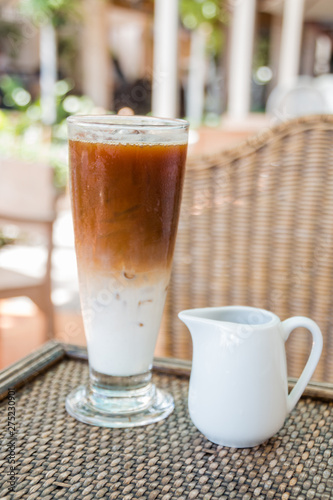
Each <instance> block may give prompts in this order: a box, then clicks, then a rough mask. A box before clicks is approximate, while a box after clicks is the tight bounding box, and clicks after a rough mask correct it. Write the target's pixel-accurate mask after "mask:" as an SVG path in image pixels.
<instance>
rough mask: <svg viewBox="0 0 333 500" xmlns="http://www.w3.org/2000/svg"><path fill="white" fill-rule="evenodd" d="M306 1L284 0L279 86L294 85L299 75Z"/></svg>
mask: <svg viewBox="0 0 333 500" xmlns="http://www.w3.org/2000/svg"><path fill="white" fill-rule="evenodd" d="M303 15H304V0H284V7H283V24H282V37H281V49H280V64H279V80H278V81H279V85H281V86H284V87H289V86H290V85H293V83H294V82H295V81H296V79H297V76H298V74H299V65H300V53H301V42H302V29H303Z"/></svg>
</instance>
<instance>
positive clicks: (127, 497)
mask: <svg viewBox="0 0 333 500" xmlns="http://www.w3.org/2000/svg"><path fill="white" fill-rule="evenodd" d="M157 368H158V371H156V372H155V374H154V377H155V380H156V382H157V383H158V384H159V385H160V386H161V387H164V388H167V389H168V390H170V391H171V392H172V394H173V396H174V398H175V403H176V405H175V406H176V407H175V411H174V413H173V414H172V415H171V416H170V417H169V418H167V419H166V420H164V421H162V422H160V423H158V424H153V425H150V426H147V427H138V428H132V429H125V430H124V429H122V430H119V429H114V430H113V429H106V428H98V427H92V426H89V425H85V424H82V423H80V422H77V421H76V420H74V419H73V418H72V417H70V416H69V415H68V414H67V413H66V410H65V398H66V395H67V394H68V393H69V391H70V390H71V389H73V388H74V387H76V386H77V385H78V384H79V383H82V382H85V381H86V380H87V379H88V365H87V362H86V361H83V360H80V359H75V358H73V357H71V356H68V355H66V354H65V351H64V348H63V347H62V346H61V345H60V344H56V343H49V344H48V345H46V346H45V347H44V348H43V349H42V350H41V351H40V352H39V353H37V354H36V355H32V356H30V357H29V358H28V359H26V360H24V361H23V362H21V363H19V364H17V365H14V366H13V367H12V368H11V369H9V370H6V371H4V372H3V373H2V374H1V375H0V393H1V394H2V401H1V402H0V409H1V417H0V432H1V436H2V444H1V450H0V451H1V454H0V468H1V469H2V474H1V476H0V498H1V499H2V500H5V499H18V498H24V499H28V500H33V499H44V500H45V499H53V498H58V499H84V500H90V499H97V498H98V499H121V500H134V499H141V498H142V499H149V500H153V499H163V500H171V499H183V500H185V499H195V498H200V499H205V500H215V499H227V498H237V499H243V500H250V499H256V498H258V499H266V498H268V499H269V498H271V499H278V498H281V499H283V500H287V499H304V500H305V499H312V498H320V499H322V500H330V499H332V498H333V400H332V401H330V399H329V398H330V396H331V394H332V392H330V391H331V388H330V387H328V386H327V385H326V386H315V385H314V386H313V387H312V389H311V387H310V389H309V391H310V393H312V394H313V395H315V396H317V397H305V398H303V399H302V400H301V401H300V402H299V403H298V405H297V407H296V409H295V410H294V411H293V412H292V413H291V415H290V416H289V418H288V420H287V421H286V423H285V426H284V427H283V429H282V430H281V431H280V432H279V433H278V434H277V435H276V436H275V437H274V438H272V439H270V440H269V441H267V442H266V443H265V444H263V445H261V446H257V447H255V448H252V449H243V450H238V449H234V448H224V447H221V446H216V445H214V444H212V443H211V442H209V441H208V440H207V439H206V438H205V437H204V436H203V435H202V434H201V433H200V432H199V431H198V430H197V429H196V428H195V427H194V426H193V424H192V423H191V420H190V418H189V415H188V411H187V390H188V364H186V363H178V365H177V363H176V364H172V363H169V368H168V361H163V360H160V361H158V362H157ZM162 370H164V373H162ZM168 371H169V372H170V373H168ZM172 371H173V373H172ZM36 372H37V375H36ZM175 373H183V374H182V375H181V374H180V375H177V374H175ZM17 384H19V385H20V387H17V389H16V393H15V425H16V430H15V472H16V479H17V482H16V485H15V488H14V491H13V492H10V491H9V490H8V487H9V484H10V483H9V475H8V472H9V464H8V453H9V451H8V449H9V448H8V447H9V443H10V439H11V436H10V435H9V433H8V418H7V417H8V408H9V406H8V402H9V398H8V388H9V387H13V386H14V385H16V386H17ZM311 391H312V392H311ZM318 396H320V397H318Z"/></svg>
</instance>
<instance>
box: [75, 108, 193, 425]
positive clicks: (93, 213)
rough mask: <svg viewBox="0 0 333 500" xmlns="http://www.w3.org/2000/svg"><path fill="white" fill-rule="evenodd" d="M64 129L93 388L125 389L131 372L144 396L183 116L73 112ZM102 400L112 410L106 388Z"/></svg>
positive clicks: (180, 163)
mask: <svg viewBox="0 0 333 500" xmlns="http://www.w3.org/2000/svg"><path fill="white" fill-rule="evenodd" d="M71 120H72V121H71ZM69 136H70V137H69V138H70V140H69V159H70V187H71V200H72V212H73V220H74V231H75V247H76V256H77V264H78V271H79V282H80V297H81V305H82V313H83V319H84V327H85V333H86V338H87V347H88V357H89V365H90V370H91V379H92V385H93V386H94V384H95V386H96V387H97V389H96V387H92V393H93V395H96V390H98V387H99V388H102V390H103V391H105V390H107V389H108V385H110V387H111V386H112V388H113V390H114V388H115V386H117V385H119V386H118V387H116V391H117V392H119V391H121V390H122V388H123V387H126V391H127V393H128V390H129V388H130V385H131V384H129V383H127V382H128V381H129V380H132V381H133V384H134V385H135V386H136V387H137V388H138V389H139V390H141V393H143V392H144V391H143V388H144V387H146V388H147V390H148V386H149V391H148V392H149V394H148V393H147V394H148V399H149V398H150V399H152V398H154V397H155V399H156V394H155V392H154V391H155V388H154V386H152V384H151V383H150V380H149V379H150V369H151V364H152V359H153V353H154V348H155V344H156V339H157V334H158V331H159V327H160V322H161V318H162V312H163V307H164V303H165V298H166V293H167V288H168V283H169V278H170V271H171V265H172V256H173V251H174V246H175V239H176V233H177V224H178V218H179V211H180V202H181V193H182V185H183V180H184V172H185V160H186V151H187V123H186V122H184V121H182V120H162V119H155V118H144V117H114V116H109V117H107V116H105V117H86V118H85V117H74V118H71V119H69ZM147 374H149V376H148V378H147ZM140 377H141V378H142V383H141V382H140ZM96 381H97V382H96ZM124 381H125V382H124ZM126 381H127V382H126ZM140 384H141V385H140ZM133 387H134V386H133ZM152 388H153V389H154V391H153V392H154V394H153V392H152ZM133 390H134V389H133ZM118 396H119V395H118ZM87 397H88V399H89V396H87ZM120 397H121V396H120ZM118 399H119V398H118ZM91 401H92V399H91V398H90V402H91ZM95 402H96V400H95ZM150 403H151V401H150ZM92 404H94V401H93V402H92ZM147 404H148V403H147ZM142 405H143V406H144V402H143V403H142ZM142 405H141V406H142ZM134 406H135V405H134ZM139 406H140V405H139ZM141 406H140V407H141ZM129 407H131V404H129ZM107 408H108V410H109V412H110V413H112V410H113V409H114V411H115V412H117V411H118V413H119V412H120V413H121V408H120V407H119V400H118V401H117V402H116V401H115V405H114V408H113V407H112V394H111V393H110V394H108V401H107ZM119 408H120V409H119ZM104 409H105V408H104ZM134 409H135V408H134ZM70 413H72V414H73V413H74V412H73V411H72V412H70ZM162 418H163V417H162ZM81 420H84V419H82V418H81ZM111 420H112V419H110V421H111ZM130 420H131V421H132V419H130ZM84 421H87V420H84ZM143 423H146V422H143ZM97 425H98V423H97ZM101 425H103V424H101ZM137 425H140V424H139V423H138V424H137ZM110 426H112V425H110Z"/></svg>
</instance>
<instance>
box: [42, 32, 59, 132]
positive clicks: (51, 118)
mask: <svg viewBox="0 0 333 500" xmlns="http://www.w3.org/2000/svg"><path fill="white" fill-rule="evenodd" d="M39 51H40V52H39V58H40V102H41V111H42V121H43V123H45V125H52V124H53V123H54V122H55V121H56V114H57V111H56V96H55V84H56V81H57V69H58V68H57V40H56V32H55V29H54V27H53V25H52V24H51V23H47V24H42V25H41V27H40V48H39Z"/></svg>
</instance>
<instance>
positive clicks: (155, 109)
mask: <svg viewBox="0 0 333 500" xmlns="http://www.w3.org/2000/svg"><path fill="white" fill-rule="evenodd" d="M152 83H153V88H152V113H153V115H154V116H161V117H165V118H174V117H176V116H177V113H178V0H155V11H154V69H153V82H152Z"/></svg>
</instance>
